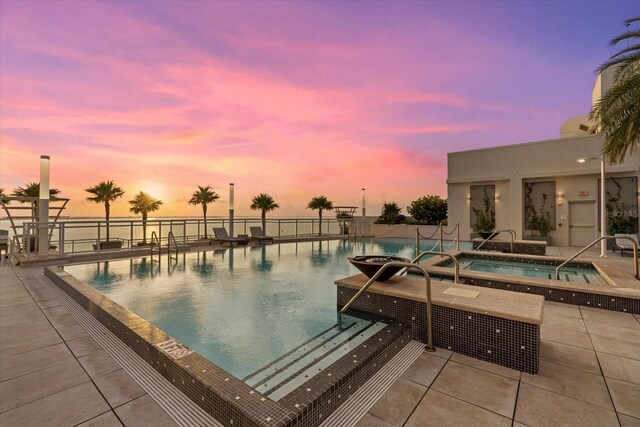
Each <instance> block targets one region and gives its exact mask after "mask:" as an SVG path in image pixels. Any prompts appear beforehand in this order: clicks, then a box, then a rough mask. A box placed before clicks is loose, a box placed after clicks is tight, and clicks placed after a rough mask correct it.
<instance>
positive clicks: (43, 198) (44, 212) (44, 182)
mask: <svg viewBox="0 0 640 427" xmlns="http://www.w3.org/2000/svg"><path fill="white" fill-rule="evenodd" d="M49 162H50V159H49V156H44V155H43V156H40V194H39V200H38V255H47V254H48V253H49V224H48V223H49Z"/></svg>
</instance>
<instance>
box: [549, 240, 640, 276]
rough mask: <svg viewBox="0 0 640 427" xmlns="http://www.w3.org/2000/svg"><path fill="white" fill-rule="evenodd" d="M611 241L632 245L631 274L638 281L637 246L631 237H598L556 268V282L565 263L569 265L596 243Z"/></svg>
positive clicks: (639, 274)
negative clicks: (623, 240) (628, 242)
mask: <svg viewBox="0 0 640 427" xmlns="http://www.w3.org/2000/svg"><path fill="white" fill-rule="evenodd" d="M611 239H626V240H629V241H630V242H631V243H632V244H633V272H634V275H635V277H636V279H637V280H640V273H639V272H638V244H637V243H636V241H635V240H633V239H632V238H631V237H628V236H601V237H598V238H597V239H596V240H594V241H593V242H591V243H589V244H588V245H587V246H585V247H584V248H582V249H580V251H578V253H576V254H575V255H573V256H571V257H569V258H567V260H566V261H564V262H563V263H562V264H560V265H559V266H558V267H556V280H560V268H562V267H564V266H565V265H567V263H569V262H570V261H573V260H574V259H576V258H577V257H578V256H580V255H582V254H583V253H584V252H586V250H587V249H589V248H591V247H592V246H593V245H595V244H596V243H598V242H600V241H602V240H611Z"/></svg>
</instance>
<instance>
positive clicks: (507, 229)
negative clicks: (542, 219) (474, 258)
mask: <svg viewBox="0 0 640 427" xmlns="http://www.w3.org/2000/svg"><path fill="white" fill-rule="evenodd" d="M503 232H504V233H509V234H510V235H511V253H513V241H514V240H516V237H517V236H516V231H515V230H512V229H510V228H504V229H502V230H496V231H494V232H493V233H491V235H490V236H489V237H487V238H486V239H484V241H483V242H482V243H480V244H479V245H478V247H477V248H476V250H478V249H480V248H481V247H482V245H484V244H485V243H487V242H488V241H489V240H491V239H492V238H493V237H494V236H496V235H497V234H498V233H503Z"/></svg>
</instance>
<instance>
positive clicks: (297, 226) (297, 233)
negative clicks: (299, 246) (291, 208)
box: [296, 219, 298, 240]
mask: <svg viewBox="0 0 640 427" xmlns="http://www.w3.org/2000/svg"><path fill="white" fill-rule="evenodd" d="M296 240H298V220H297V219H296Z"/></svg>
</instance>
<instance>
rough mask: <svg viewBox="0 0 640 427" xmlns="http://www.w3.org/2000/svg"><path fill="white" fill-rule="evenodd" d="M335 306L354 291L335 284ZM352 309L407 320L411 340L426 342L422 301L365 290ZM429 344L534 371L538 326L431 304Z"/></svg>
mask: <svg viewBox="0 0 640 427" xmlns="http://www.w3.org/2000/svg"><path fill="white" fill-rule="evenodd" d="M337 292H338V306H340V307H342V306H344V305H345V304H346V303H347V302H348V301H349V300H350V299H351V298H352V297H353V295H355V294H356V292H357V291H356V290H354V289H351V288H346V287H342V286H338V289H337ZM353 307H354V308H356V309H358V310H362V311H366V312H369V313H375V314H376V315H379V316H388V317H392V318H394V319H398V320H402V321H407V322H411V325H412V337H413V339H416V340H419V341H421V342H424V343H426V342H427V328H426V319H427V315H426V311H427V310H426V304H425V303H422V302H418V301H413V300H408V299H403V298H397V297H393V296H388V295H381V294H375V293H371V292H365V293H364V294H362V296H361V297H360V298H359V299H358V300H356V302H355V303H354V305H353ZM432 321H433V344H434V345H435V346H436V347H441V348H445V349H448V350H452V351H455V352H456V353H461V354H464V355H466V356H470V357H475V358H477V359H481V360H486V361H488V362H491V363H495V364H498V365H501V366H506V367H508V368H512V369H517V370H519V371H522V372H527V373H530V374H537V373H538V367H539V355H540V325H535V324H530V323H524V322H519V321H515V320H509V319H503V318H499V317H494V316H489V315H485V314H479V313H473V312H469V311H465V310H458V309H455V308H451V307H444V306H438V305H434V306H433V308H432Z"/></svg>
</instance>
